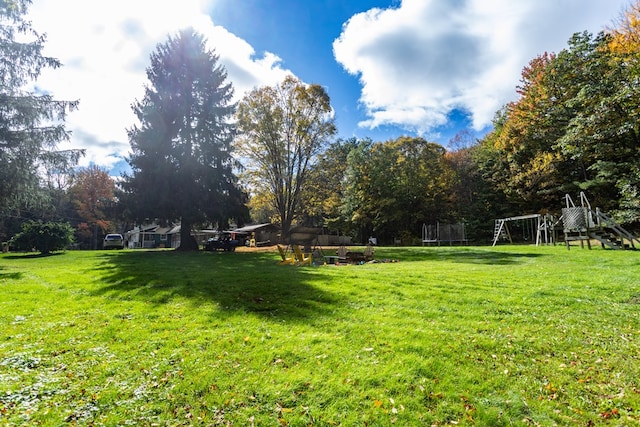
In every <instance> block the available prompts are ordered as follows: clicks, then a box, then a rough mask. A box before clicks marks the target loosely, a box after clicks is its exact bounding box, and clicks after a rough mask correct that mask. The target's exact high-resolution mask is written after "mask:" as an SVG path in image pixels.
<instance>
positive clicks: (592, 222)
mask: <svg viewBox="0 0 640 427" xmlns="http://www.w3.org/2000/svg"><path fill="white" fill-rule="evenodd" d="M512 222H519V223H520V228H521V229H522V230H523V234H528V235H529V236H533V235H535V236H536V246H538V245H540V244H541V243H543V242H544V243H545V244H548V243H553V244H555V243H556V242H557V241H558V236H557V235H558V231H559V228H558V227H559V225H560V224H562V231H563V233H564V241H565V244H566V245H567V249H569V248H570V242H572V241H579V242H580V246H581V247H584V243H585V242H586V243H587V246H588V247H589V249H591V241H592V240H597V241H599V242H600V243H601V245H602V247H603V248H604V247H608V248H611V249H636V247H635V244H636V243H638V244H640V240H638V238H637V237H636V236H635V235H633V234H632V233H630V232H629V231H627V230H625V229H624V228H623V227H622V226H621V225H619V224H617V223H616V222H615V221H614V220H613V219H611V218H610V217H609V216H608V215H607V214H605V213H604V212H602V211H601V210H600V209H599V208H596V209H592V208H591V204H590V203H589V200H587V196H586V195H585V194H584V192H580V206H576V204H575V203H574V202H573V200H572V199H571V197H570V196H569V195H568V194H566V195H565V207H564V208H562V216H561V217H560V218H559V219H558V220H557V221H555V220H554V218H553V216H551V215H541V214H530V215H522V216H515V217H511V218H502V219H496V220H495V228H494V231H493V245H492V246H495V245H496V243H497V242H498V240H500V239H504V240H509V242H511V243H513V239H512V238H511V231H510V230H509V224H510V223H512ZM525 240H526V239H525Z"/></svg>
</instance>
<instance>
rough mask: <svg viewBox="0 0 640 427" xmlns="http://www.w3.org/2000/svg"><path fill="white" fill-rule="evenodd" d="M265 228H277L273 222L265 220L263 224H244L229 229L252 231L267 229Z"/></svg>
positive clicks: (239, 231) (243, 231)
mask: <svg viewBox="0 0 640 427" xmlns="http://www.w3.org/2000/svg"><path fill="white" fill-rule="evenodd" d="M267 228H271V229H274V230H277V229H278V226H277V225H275V224H271V223H270V222H267V223H264V224H254V225H246V226H244V227H240V228H236V229H235V230H231V231H232V232H235V233H253V232H254V231H258V230H261V229H267Z"/></svg>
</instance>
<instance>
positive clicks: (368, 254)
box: [364, 245, 373, 262]
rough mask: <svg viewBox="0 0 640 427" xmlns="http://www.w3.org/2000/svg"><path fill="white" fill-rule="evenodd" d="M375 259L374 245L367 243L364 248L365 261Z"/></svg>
mask: <svg viewBox="0 0 640 427" xmlns="http://www.w3.org/2000/svg"><path fill="white" fill-rule="evenodd" d="M372 259H373V246H371V245H367V247H366V248H365V250H364V262H368V261H371V260H372Z"/></svg>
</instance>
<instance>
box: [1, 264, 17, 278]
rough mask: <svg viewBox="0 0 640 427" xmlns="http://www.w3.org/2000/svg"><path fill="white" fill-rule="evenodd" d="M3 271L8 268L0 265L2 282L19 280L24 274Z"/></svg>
mask: <svg viewBox="0 0 640 427" xmlns="http://www.w3.org/2000/svg"><path fill="white" fill-rule="evenodd" d="M2 270H6V268H5V267H3V266H1V265H0V280H18V279H21V278H22V272H20V271H17V272H13V273H5V272H3V271H2Z"/></svg>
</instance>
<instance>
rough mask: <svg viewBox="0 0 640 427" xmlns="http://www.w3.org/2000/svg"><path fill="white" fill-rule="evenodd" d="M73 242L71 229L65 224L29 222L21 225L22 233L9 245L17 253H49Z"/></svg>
mask: <svg viewBox="0 0 640 427" xmlns="http://www.w3.org/2000/svg"><path fill="white" fill-rule="evenodd" d="M72 242H73V228H72V227H71V225H69V224H68V223H66V222H38V221H29V222H25V223H24V224H22V231H21V232H20V233H18V234H16V235H15V236H13V238H12V239H11V242H10V243H11V245H12V246H14V247H15V248H16V249H17V250H19V251H31V250H33V249H34V248H35V250H37V251H39V252H40V253H42V254H48V253H50V252H51V251H59V250H63V249H65V248H66V247H67V246H69V244H71V243H72Z"/></svg>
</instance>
